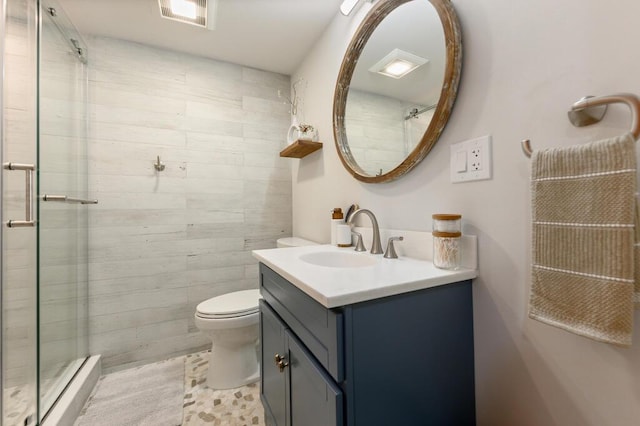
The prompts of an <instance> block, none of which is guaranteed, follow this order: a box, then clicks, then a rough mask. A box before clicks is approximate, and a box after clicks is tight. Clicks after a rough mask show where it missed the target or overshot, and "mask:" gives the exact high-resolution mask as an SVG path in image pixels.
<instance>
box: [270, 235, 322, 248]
mask: <svg viewBox="0 0 640 426" xmlns="http://www.w3.org/2000/svg"><path fill="white" fill-rule="evenodd" d="M315 245H318V243H316V242H314V241H309V240H305V239H304V238H298V237H286V238H278V240H277V241H276V247H300V246H315Z"/></svg>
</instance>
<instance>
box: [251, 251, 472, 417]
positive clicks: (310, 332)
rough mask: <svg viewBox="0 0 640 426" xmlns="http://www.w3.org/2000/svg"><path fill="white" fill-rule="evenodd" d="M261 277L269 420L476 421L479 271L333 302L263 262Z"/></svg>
mask: <svg viewBox="0 0 640 426" xmlns="http://www.w3.org/2000/svg"><path fill="white" fill-rule="evenodd" d="M260 286H261V293H262V297H263V299H262V300H261V302H260V330H261V339H260V342H261V348H260V350H261V365H260V369H261V390H260V391H261V399H262V402H263V405H264V408H265V419H266V421H267V424H269V425H277V426H315V425H318V426H333V425H336V426H341V425H348V426H354V425H358V426H375V425H381V426H386V425H403V426H410V425H438V426H440V425H455V426H464V425H474V424H475V402H474V401H475V396H474V367H473V315H472V301H471V281H470V280H467V281H461V282H457V283H451V284H446V285H440V286H436V287H431V288H427V289H423V290H416V291H412V292H409V293H403V294H398V295H394V296H388V297H383V298H378V299H374V300H369V301H365V302H360V303H355V304H351V305H346V306H340V307H336V308H330V309H328V308H325V307H324V306H322V305H321V304H320V303H318V302H317V301H315V300H314V299H312V298H311V297H309V296H308V295H307V294H305V293H304V292H303V291H302V290H300V289H299V288H297V287H296V286H294V285H293V284H291V283H290V282H289V281H287V280H286V279H285V278H283V277H282V276H280V275H279V274H277V273H276V272H274V271H273V270H271V269H270V268H269V267H267V266H266V265H264V264H262V263H261V264H260Z"/></svg>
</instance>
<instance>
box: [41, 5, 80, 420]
mask: <svg viewBox="0 0 640 426" xmlns="http://www.w3.org/2000/svg"><path fill="white" fill-rule="evenodd" d="M41 3H42V6H41V28H40V49H39V51H40V58H39V138H38V171H39V176H38V194H39V197H38V217H39V226H38V252H39V261H38V264H39V277H38V281H39V284H38V285H39V308H40V312H39V323H40V333H39V334H40V356H39V358H40V359H39V361H40V398H41V409H40V412H41V413H42V414H44V413H46V412H47V411H48V410H49V409H50V408H51V406H52V405H53V404H54V403H55V401H56V399H57V398H58V397H59V396H60V394H61V393H62V391H63V390H64V388H65V387H66V385H67V384H68V383H69V381H70V380H71V378H72V377H73V375H74V374H75V373H76V372H77V371H78V369H79V368H80V367H81V365H82V363H83V362H84V361H85V359H86V357H87V356H88V352H89V349H88V337H87V322H88V315H87V309H88V307H87V280H88V269H87V265H88V259H87V255H88V247H87V245H88V242H87V235H88V220H87V214H88V211H87V208H88V206H87V205H86V204H83V203H82V201H83V200H86V198H87V187H88V179H87V121H88V120H87V119H88V117H87V81H88V76H87V68H86V53H87V49H86V46H85V45H84V43H83V41H82V39H81V38H80V35H79V34H78V33H77V31H76V30H75V29H74V27H73V25H72V24H71V22H70V21H69V20H68V19H67V17H66V15H65V14H64V11H63V10H62V9H61V8H60V6H59V5H58V4H57V2H55V1H52V0H42V1H41Z"/></svg>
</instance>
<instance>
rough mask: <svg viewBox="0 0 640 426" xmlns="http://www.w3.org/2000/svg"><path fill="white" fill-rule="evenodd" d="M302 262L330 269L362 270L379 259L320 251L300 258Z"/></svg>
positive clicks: (363, 255)
mask: <svg viewBox="0 0 640 426" xmlns="http://www.w3.org/2000/svg"><path fill="white" fill-rule="evenodd" d="M300 260H302V261H303V262H307V263H310V264H312V265H317V266H327V267H329V268H362V267H365V266H372V265H375V264H376V263H378V259H376V258H374V257H371V256H367V255H366V254H360V253H353V252H343V251H338V252H335V251H319V252H315V253H307V254H303V255H301V256H300Z"/></svg>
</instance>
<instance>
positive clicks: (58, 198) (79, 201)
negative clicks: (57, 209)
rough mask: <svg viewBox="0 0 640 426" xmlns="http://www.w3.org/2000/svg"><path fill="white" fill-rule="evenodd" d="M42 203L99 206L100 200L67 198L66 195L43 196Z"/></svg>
mask: <svg viewBox="0 0 640 426" xmlns="http://www.w3.org/2000/svg"><path fill="white" fill-rule="evenodd" d="M42 201H57V202H59V203H72V204H98V200H86V199H84V198H73V197H67V196H66V195H49V194H45V195H43V196H42Z"/></svg>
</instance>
